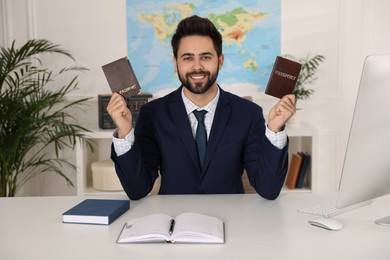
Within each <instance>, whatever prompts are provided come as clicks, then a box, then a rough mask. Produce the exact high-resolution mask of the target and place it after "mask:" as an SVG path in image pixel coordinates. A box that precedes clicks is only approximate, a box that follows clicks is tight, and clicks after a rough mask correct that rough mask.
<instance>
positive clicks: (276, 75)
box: [264, 56, 302, 98]
mask: <svg viewBox="0 0 390 260" xmlns="http://www.w3.org/2000/svg"><path fill="white" fill-rule="evenodd" d="M301 67H302V64H300V63H299V62H296V61H293V60H290V59H286V58H283V57H281V56H277V57H276V59H275V63H274V66H273V68H272V71H271V75H270V77H269V80H268V84H267V87H266V89H265V91H264V93H265V94H268V95H271V96H274V97H277V98H282V97H283V96H285V95H287V94H292V93H293V91H294V88H295V85H296V83H297V80H298V76H299V73H300V72H301Z"/></svg>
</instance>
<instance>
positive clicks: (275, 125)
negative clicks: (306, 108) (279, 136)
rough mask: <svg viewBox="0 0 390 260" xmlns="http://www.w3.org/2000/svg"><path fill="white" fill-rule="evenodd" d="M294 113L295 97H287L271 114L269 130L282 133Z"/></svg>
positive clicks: (291, 95) (269, 116)
mask: <svg viewBox="0 0 390 260" xmlns="http://www.w3.org/2000/svg"><path fill="white" fill-rule="evenodd" d="M294 113H295V96H294V95H293V94H290V95H285V96H284V97H283V98H282V99H281V100H279V102H278V103H277V104H276V105H275V106H274V107H272V109H271V111H270V112H269V115H268V128H269V129H270V130H271V131H273V132H275V133H277V132H280V131H281V130H283V129H284V126H285V125H286V123H287V121H288V120H289V119H290V118H291V117H292V116H293V115H294Z"/></svg>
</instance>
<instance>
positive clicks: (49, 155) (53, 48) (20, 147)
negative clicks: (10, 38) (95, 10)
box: [0, 40, 92, 197]
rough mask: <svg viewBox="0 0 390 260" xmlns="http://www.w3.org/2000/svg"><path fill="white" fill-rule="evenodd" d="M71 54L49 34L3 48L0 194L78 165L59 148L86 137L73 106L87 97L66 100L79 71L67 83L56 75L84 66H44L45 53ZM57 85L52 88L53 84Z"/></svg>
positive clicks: (0, 58) (0, 53) (0, 54)
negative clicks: (55, 68) (56, 68)
mask: <svg viewBox="0 0 390 260" xmlns="http://www.w3.org/2000/svg"><path fill="white" fill-rule="evenodd" d="M48 53H50V54H55V55H61V56H66V57H68V58H70V59H73V60H74V58H73V57H72V55H71V54H70V53H69V52H67V51H65V50H63V49H62V48H60V47H59V45H56V44H53V43H52V42H50V41H48V40H29V41H27V42H26V43H25V44H24V45H22V46H21V47H20V48H16V47H15V41H14V42H13V43H12V45H11V46H10V47H9V48H5V47H2V48H1V51H0V118H1V120H0V197H7V196H15V194H16V192H17V191H18V189H19V188H20V187H22V186H23V185H24V184H25V183H27V182H28V181H29V180H30V179H31V178H33V177H35V176H37V175H40V174H43V173H54V174H58V175H60V176H62V177H63V178H64V179H65V181H66V182H67V183H68V184H69V185H72V186H73V183H72V182H71V180H70V179H69V178H68V177H67V176H66V175H65V174H64V173H63V172H64V169H63V167H70V168H72V169H75V165H73V164H72V163H70V162H68V161H67V160H65V159H62V158H60V156H59V151H60V150H63V149H65V148H71V149H73V148H75V146H76V144H77V140H80V141H82V143H85V144H87V146H88V147H89V148H90V149H91V150H92V144H91V143H90V142H89V141H88V139H86V138H85V137H86V136H85V133H86V132H89V131H88V130H87V129H86V128H84V127H82V126H81V125H79V124H78V123H77V120H76V118H75V117H74V116H73V115H74V112H75V110H74V109H80V108H81V106H82V105H83V104H84V103H85V101H87V100H88V99H89V98H82V99H77V100H74V101H68V100H67V98H66V96H67V94H69V93H70V92H71V91H73V90H74V89H76V87H77V75H76V76H74V74H71V80H70V81H69V83H64V85H62V86H58V87H57V86H56V87H55V89H54V86H55V85H56V82H55V81H56V79H58V77H60V76H62V75H64V74H65V75H67V74H68V73H71V72H79V71H84V70H86V69H85V68H82V67H77V66H74V67H65V68H63V69H61V70H60V71H59V72H56V73H54V72H53V71H52V70H50V69H48V68H45V67H44V66H43V63H42V57H43V55H44V54H48ZM51 88H53V89H51Z"/></svg>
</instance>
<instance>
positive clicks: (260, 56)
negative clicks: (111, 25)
mask: <svg viewBox="0 0 390 260" xmlns="http://www.w3.org/2000/svg"><path fill="white" fill-rule="evenodd" d="M242 2H243V3H238V2H237V1H229V0H227V1H216V0H194V1H190V2H188V1H180V0H170V1H138V0H127V1H126V14H127V18H126V23H127V42H128V43H127V45H128V57H129V59H130V62H131V64H132V66H133V69H134V71H135V73H136V75H137V78H138V80H139V82H140V85H141V87H142V90H143V91H144V92H149V93H152V94H157V95H163V94H166V93H168V92H171V91H172V90H174V89H176V88H177V87H179V86H180V81H179V80H178V78H177V76H176V75H175V73H174V67H173V62H172V48H171V45H170V41H171V37H172V35H173V34H174V33H175V30H176V26H177V24H178V22H180V20H182V19H183V18H185V17H188V16H191V15H195V14H196V15H199V16H202V17H207V18H209V19H210V20H211V21H212V22H213V23H214V25H215V26H216V27H217V29H218V30H219V31H220V33H221V34H222V37H223V40H224V44H223V53H224V55H225V61H224V65H223V68H222V70H221V71H220V73H219V78H218V83H219V84H220V85H221V86H222V87H224V86H227V87H228V88H229V90H233V92H234V90H236V91H240V90H242V89H243V88H251V89H253V90H255V91H264V88H265V85H266V84H267V82H268V78H269V75H270V72H271V70H272V66H273V63H274V61H275V57H276V56H277V55H279V54H280V5H281V3H280V0H276V1H275V0H252V1H250V0H249V1H242ZM241 92H242V91H241Z"/></svg>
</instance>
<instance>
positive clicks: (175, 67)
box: [172, 55, 177, 73]
mask: <svg viewBox="0 0 390 260" xmlns="http://www.w3.org/2000/svg"><path fill="white" fill-rule="evenodd" d="M172 61H173V69H174V70H175V73H177V61H176V58H175V55H172Z"/></svg>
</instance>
